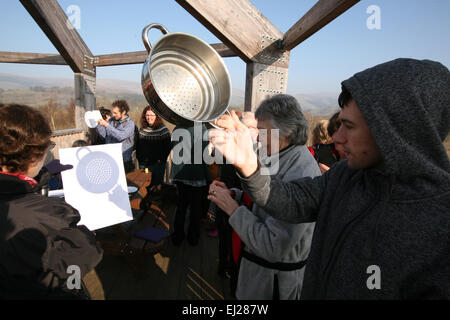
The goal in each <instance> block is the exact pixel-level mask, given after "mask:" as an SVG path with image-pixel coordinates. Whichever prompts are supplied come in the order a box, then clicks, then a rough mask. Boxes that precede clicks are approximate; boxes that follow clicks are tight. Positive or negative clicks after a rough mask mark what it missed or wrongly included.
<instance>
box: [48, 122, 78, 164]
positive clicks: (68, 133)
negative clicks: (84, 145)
mask: <svg viewBox="0 0 450 320" xmlns="http://www.w3.org/2000/svg"><path fill="white" fill-rule="evenodd" d="M52 140H53V141H54V142H55V143H56V147H55V148H54V149H53V151H52V153H53V156H54V157H55V159H59V149H63V148H71V147H72V144H73V143H74V142H75V141H77V140H86V133H85V131H84V130H83V129H68V130H58V131H54V132H53V135H52Z"/></svg>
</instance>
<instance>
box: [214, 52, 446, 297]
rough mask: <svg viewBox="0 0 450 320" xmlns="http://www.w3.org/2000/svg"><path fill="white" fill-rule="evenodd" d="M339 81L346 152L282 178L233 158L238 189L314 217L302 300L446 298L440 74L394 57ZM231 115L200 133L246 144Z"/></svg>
mask: <svg viewBox="0 0 450 320" xmlns="http://www.w3.org/2000/svg"><path fill="white" fill-rule="evenodd" d="M342 87H343V93H342V94H341V96H340V99H339V102H340V106H341V108H342V111H341V114H340V116H339V117H340V120H341V121H342V125H341V127H340V128H339V131H338V132H337V133H336V134H335V136H334V138H335V139H337V140H338V142H339V143H342V145H343V148H344V150H345V152H346V155H347V158H348V160H347V161H343V162H340V163H337V164H336V165H334V166H333V167H332V168H331V170H329V171H328V172H327V173H325V174H324V175H323V176H321V177H318V178H314V179H311V178H304V179H300V180H297V181H294V182H289V183H285V182H282V181H280V180H277V179H273V178H271V177H270V176H267V175H262V174H261V170H260V168H259V166H260V165H259V164H258V163H257V159H256V157H255V156H254V155H252V154H251V153H250V154H249V157H248V161H246V162H245V163H242V162H241V163H239V165H237V164H236V166H237V167H238V169H239V171H240V172H241V175H242V177H243V178H242V182H243V187H244V191H246V192H247V193H248V194H249V195H250V196H251V197H252V198H253V200H254V201H255V203H256V204H257V205H258V206H260V207H263V208H264V210H265V211H266V212H268V213H269V214H271V215H272V216H274V217H276V218H277V219H281V220H284V221H287V222H290V223H301V222H312V221H316V227H315V231H314V235H313V240H312V245H311V251H310V254H309V257H308V263H307V266H306V270H305V276H304V282H303V289H302V295H301V298H302V299H450V278H449V276H450V161H449V158H448V156H447V153H446V150H445V147H444V145H443V141H444V139H445V138H446V137H447V135H448V133H449V129H450V72H449V71H448V69H447V68H446V67H444V66H443V65H442V64H440V63H438V62H434V61H429V60H422V61H419V60H414V59H397V60H394V61H390V62H387V63H383V64H380V65H377V66H375V67H373V68H370V69H367V70H365V71H362V72H360V73H357V74H355V75H354V76H353V77H351V78H350V79H348V80H346V81H344V82H343V83H342ZM233 121H234V122H233V125H230V123H231V122H230V121H228V120H227V121H225V120H223V121H219V123H218V124H219V125H221V126H225V127H226V128H227V129H228V132H227V134H223V133H220V132H219V131H218V130H216V131H214V132H212V133H211V134H210V136H211V138H212V141H213V143H214V144H215V146H216V148H218V149H219V150H220V149H222V150H226V149H227V147H228V149H229V147H230V146H234V145H235V146H236V148H240V149H241V150H244V149H243V148H246V149H247V148H248V147H246V145H247V144H248V142H247V140H248V138H247V135H248V134H247V133H246V132H245V129H244V128H243V127H242V126H241V125H240V124H239V123H238V121H237V120H236V118H235V116H234V115H233ZM230 132H232V133H233V134H231V135H230ZM244 137H245V139H244ZM236 141H239V142H240V143H239V144H236ZM225 156H227V155H226V154H225ZM231 161H233V159H231Z"/></svg>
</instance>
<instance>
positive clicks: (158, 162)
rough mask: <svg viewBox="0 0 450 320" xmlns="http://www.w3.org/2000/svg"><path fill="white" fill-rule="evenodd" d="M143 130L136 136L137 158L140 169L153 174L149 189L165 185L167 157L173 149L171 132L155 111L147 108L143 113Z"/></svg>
mask: <svg viewBox="0 0 450 320" xmlns="http://www.w3.org/2000/svg"><path fill="white" fill-rule="evenodd" d="M140 122H141V128H140V129H139V133H138V134H137V135H136V137H135V138H136V142H135V144H136V158H137V160H138V162H139V168H141V169H144V168H148V169H149V170H150V172H151V173H152V182H151V184H150V186H149V187H152V186H156V185H159V184H161V183H163V180H164V171H165V169H166V162H167V157H168V156H169V153H170V150H171V149H172V142H171V136H170V131H169V129H167V127H166V126H165V125H164V123H163V121H162V119H161V118H160V117H159V116H158V115H157V114H156V113H155V111H154V110H153V109H152V108H151V107H150V106H147V107H145V109H144V110H143V111H142V115H141V121H140Z"/></svg>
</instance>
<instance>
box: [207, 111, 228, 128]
mask: <svg viewBox="0 0 450 320" xmlns="http://www.w3.org/2000/svg"><path fill="white" fill-rule="evenodd" d="M225 112H226V113H228V115H229V116H230V117H231V113H230V111H228V109H227V110H226V111H225ZM209 124H210V125H212V126H213V127H214V128H216V129H220V130H225V129H224V128H222V127H219V126H218V125H216V124H214V123H213V122H211V121H210V122H209Z"/></svg>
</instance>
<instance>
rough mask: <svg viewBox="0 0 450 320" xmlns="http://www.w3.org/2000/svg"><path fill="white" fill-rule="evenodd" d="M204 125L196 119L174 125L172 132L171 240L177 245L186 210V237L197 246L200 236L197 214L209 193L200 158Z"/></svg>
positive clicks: (206, 171) (201, 155)
mask: <svg viewBox="0 0 450 320" xmlns="http://www.w3.org/2000/svg"><path fill="white" fill-rule="evenodd" d="M205 131H206V127H205V125H203V124H201V123H195V124H194V125H192V126H190V127H183V126H180V125H178V126H176V127H175V129H174V131H173V134H172V140H173V146H174V147H173V149H172V152H173V154H172V170H171V178H172V181H173V182H174V183H175V184H176V186H177V190H178V203H177V211H176V213H175V221H174V232H173V233H172V235H171V238H172V242H173V244H174V245H175V246H179V245H180V244H181V243H182V241H183V240H184V238H185V231H184V224H185V219H186V215H187V210H188V208H189V209H190V212H189V227H188V232H187V241H188V243H189V244H190V245H191V246H196V245H197V244H198V241H199V237H200V218H201V216H202V213H203V212H204V211H206V209H205V208H204V205H205V201H203V200H204V199H203V198H204V197H206V196H207V194H208V185H209V182H210V176H209V172H208V168H207V166H206V163H205V161H204V159H203V150H205V149H206V148H207V146H208V142H207V141H203V135H204V133H205Z"/></svg>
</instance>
